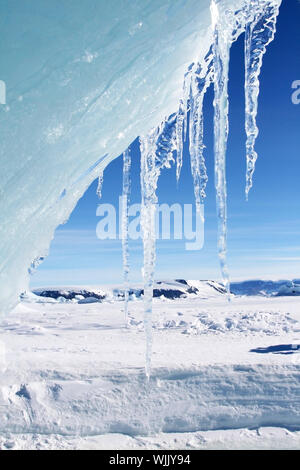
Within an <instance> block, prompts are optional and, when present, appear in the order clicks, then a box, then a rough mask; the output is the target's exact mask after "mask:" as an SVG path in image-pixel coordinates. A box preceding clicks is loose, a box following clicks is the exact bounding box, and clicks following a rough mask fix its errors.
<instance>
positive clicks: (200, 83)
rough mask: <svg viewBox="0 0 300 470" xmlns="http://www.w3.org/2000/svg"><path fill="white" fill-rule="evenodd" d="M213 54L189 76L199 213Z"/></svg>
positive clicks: (191, 148) (191, 147)
mask: <svg viewBox="0 0 300 470" xmlns="http://www.w3.org/2000/svg"><path fill="white" fill-rule="evenodd" d="M212 59H213V55H212V52H211V51H210V53H209V54H208V55H207V57H206V59H205V62H204V66H203V67H201V65H200V64H198V66H197V68H196V70H195V71H194V73H193V75H192V78H191V89H190V100H189V101H190V120H189V141H190V144H189V152H190V161H191V172H192V177H193V183H194V193H195V201H196V210H197V212H198V213H200V205H201V204H202V203H203V200H204V198H205V196H206V194H205V189H206V184H207V179H208V178H207V172H206V165H205V159H204V155H203V150H204V148H205V146H204V144H203V99H204V95H205V93H206V90H207V88H208V87H209V85H210V84H211V82H212V80H213V67H212V62H213V60H212Z"/></svg>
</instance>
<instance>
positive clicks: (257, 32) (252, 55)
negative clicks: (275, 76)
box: [245, 1, 279, 199]
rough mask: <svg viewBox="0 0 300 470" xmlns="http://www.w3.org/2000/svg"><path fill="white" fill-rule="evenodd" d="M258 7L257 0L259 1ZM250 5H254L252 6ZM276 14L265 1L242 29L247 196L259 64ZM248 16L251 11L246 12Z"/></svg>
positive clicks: (275, 8) (252, 162) (254, 155)
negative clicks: (262, 6)
mask: <svg viewBox="0 0 300 470" xmlns="http://www.w3.org/2000/svg"><path fill="white" fill-rule="evenodd" d="M258 6H259V2H258ZM251 7H252V8H253V5H251ZM278 13H279V5H278V4H274V2H273V1H267V2H266V5H265V7H264V8H263V11H261V9H259V10H258V14H257V15H256V16H255V17H254V19H253V21H251V22H249V23H247V25H246V32H245V100H246V121H245V128H246V135H247V140H246V159H247V170H246V189H245V193H246V199H248V195H249V191H250V189H251V187H252V184H253V183H252V179H253V173H254V170H255V163H256V160H257V153H256V151H255V141H256V139H257V136H258V127H257V123H256V117H257V107H258V95H259V87H260V82H259V75H260V71H261V67H262V62H263V56H264V54H265V52H266V48H267V46H268V44H269V43H270V42H271V41H272V40H273V39H274V35H275V32H276V20H277V16H278ZM249 14H250V15H251V10H250V11H249Z"/></svg>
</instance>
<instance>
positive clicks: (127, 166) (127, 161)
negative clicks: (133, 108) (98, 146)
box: [122, 148, 131, 327]
mask: <svg viewBox="0 0 300 470" xmlns="http://www.w3.org/2000/svg"><path fill="white" fill-rule="evenodd" d="M130 170H131V153H130V149H129V148H128V149H127V150H125V152H124V153H123V193H122V253H123V282H124V301H125V305H124V321H125V326H126V327H128V300H129V247H128V205H129V199H130V187H131V179H130Z"/></svg>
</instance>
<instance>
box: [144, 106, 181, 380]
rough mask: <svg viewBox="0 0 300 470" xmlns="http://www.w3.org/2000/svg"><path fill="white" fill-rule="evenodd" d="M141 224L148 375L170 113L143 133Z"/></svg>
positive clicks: (172, 124) (172, 135)
mask: <svg viewBox="0 0 300 470" xmlns="http://www.w3.org/2000/svg"><path fill="white" fill-rule="evenodd" d="M140 149H141V193H142V207H141V226H142V232H143V246H144V267H143V278H144V328H145V335H146V376H147V378H148V379H149V377H150V372H151V353H152V298H153V283H154V271H155V260H156V251H155V248H156V224H155V222H156V217H155V214H156V205H157V196H156V188H157V183H158V178H159V175H160V172H161V169H162V168H170V166H171V163H172V162H174V158H173V151H174V150H175V149H176V115H175V114H173V115H171V116H170V117H169V118H168V119H167V120H166V121H165V122H163V123H161V125H160V126H159V127H158V128H156V129H152V131H151V132H150V133H149V134H148V136H141V137H140Z"/></svg>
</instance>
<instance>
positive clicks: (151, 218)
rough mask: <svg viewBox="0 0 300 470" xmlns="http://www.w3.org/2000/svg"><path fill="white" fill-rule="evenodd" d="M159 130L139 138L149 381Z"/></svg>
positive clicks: (145, 323) (147, 372) (148, 370)
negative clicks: (157, 140)
mask: <svg viewBox="0 0 300 470" xmlns="http://www.w3.org/2000/svg"><path fill="white" fill-rule="evenodd" d="M156 139H157V130H156V129H153V130H152V131H151V132H150V133H149V135H148V136H141V137H140V148H141V191H142V207H141V226H142V232H143V245H144V267H143V278H144V328H145V335H146V366H145V368H146V376H147V378H148V379H149V377H150V371H151V353H152V297H153V283H154V269H155V258H156V253H155V237H156V233H155V212H156V203H157V197H156V187H157V180H158V176H159V170H158V168H157V167H156Z"/></svg>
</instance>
